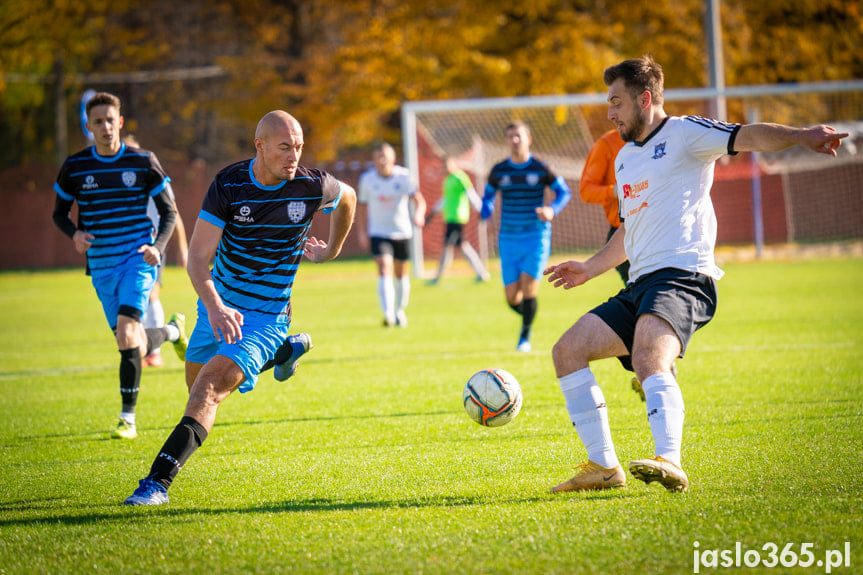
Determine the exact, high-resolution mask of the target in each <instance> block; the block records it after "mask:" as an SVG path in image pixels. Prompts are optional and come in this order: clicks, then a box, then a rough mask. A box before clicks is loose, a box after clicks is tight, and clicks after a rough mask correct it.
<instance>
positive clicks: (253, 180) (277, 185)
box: [249, 158, 288, 191]
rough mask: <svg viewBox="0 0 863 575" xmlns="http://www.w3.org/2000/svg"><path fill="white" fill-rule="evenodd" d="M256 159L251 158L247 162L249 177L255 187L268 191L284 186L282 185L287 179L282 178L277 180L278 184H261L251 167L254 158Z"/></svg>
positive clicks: (253, 163)
mask: <svg viewBox="0 0 863 575" xmlns="http://www.w3.org/2000/svg"><path fill="white" fill-rule="evenodd" d="M256 159H257V158H252V161H251V162H249V178H251V180H252V183H253V184H255V187H258V188H260V189H262V190H268V191H271V190H278V189H279V188H281V187H282V186H284V185H285V183H286V182H287V181H288V180H282V181H281V182H279V183H278V184H273V185H272V186H265V185H264V184H262V183H261V182H259V181H258V180H257V179H256V178H255V171H254V170H253V169H252V166H254V165H255V160H256Z"/></svg>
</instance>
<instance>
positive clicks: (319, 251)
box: [303, 182, 357, 263]
mask: <svg viewBox="0 0 863 575" xmlns="http://www.w3.org/2000/svg"><path fill="white" fill-rule="evenodd" d="M341 186H342V195H341V198H340V199H339V205H338V206H336V209H334V210H333V212H332V215H331V216H330V235H329V238H328V240H327V241H326V242H322V241H320V240H319V239H317V238H309V239H308V240H306V245H305V248H304V250H303V255H304V256H306V257H307V258H308V259H309V260H310V261H313V262H315V263H321V262H325V261H329V260H331V259H335V258H336V257H337V256H338V255H339V253H341V251H342V246H343V245H344V243H345V239H346V238H347V237H348V233H349V232H350V231H351V226H352V225H353V223H354V214H355V212H356V208H357V194H356V192H355V191H354V189H353V188H352V187H351V186H349V185H347V184H346V183H344V182H341Z"/></svg>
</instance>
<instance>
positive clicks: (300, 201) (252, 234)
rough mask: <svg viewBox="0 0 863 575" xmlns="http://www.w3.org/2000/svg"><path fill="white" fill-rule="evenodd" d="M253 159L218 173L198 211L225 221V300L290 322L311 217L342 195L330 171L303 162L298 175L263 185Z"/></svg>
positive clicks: (220, 284) (221, 277)
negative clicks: (295, 282)
mask: <svg viewBox="0 0 863 575" xmlns="http://www.w3.org/2000/svg"><path fill="white" fill-rule="evenodd" d="M253 164H254V160H245V161H242V162H238V163H236V164H233V165H230V166H228V167H227V168H225V169H223V170H222V171H221V172H219V173H218V174H217V175H216V178H215V180H213V183H212V184H211V185H210V189H209V191H208V192H207V195H206V197H205V198H204V205H203V208H202V209H201V214H200V216H199V217H200V218H201V219H202V220H205V221H207V222H210V223H211V224H213V225H215V226H218V227H220V228H222V239H221V241H220V242H219V247H218V249H217V251H216V257H215V262H214V264H213V271H212V275H213V281H214V282H215V285H216V291H217V292H218V293H219V295H220V296H221V298H222V300H223V301H224V302H225V305H227V306H229V307H232V308H234V309H237V310H239V311H241V312H242V313H243V315H244V317H245V320H246V321H249V322H256V321H257V322H261V323H272V322H277V323H289V322H290V319H291V288H292V287H293V284H294V276H295V275H296V273H297V268H298V266H299V263H300V259H301V258H302V256H303V246H304V244H305V241H306V237H307V236H308V231H309V226H311V223H312V216H313V215H314V213H315V212H316V211H318V210H322V211H323V212H324V213H328V212H330V211H332V210H333V209H335V207H336V206H337V205H338V202H339V200H340V198H341V184H340V183H339V181H338V180H337V179H335V178H334V177H333V176H332V175H330V174H328V173H326V172H322V171H320V170H315V169H310V168H306V167H304V166H299V167H298V168H297V172H296V175H295V176H294V179H293V180H285V181H283V182H281V183H279V184H277V185H275V186H264V185H262V184H261V183H259V182H258V181H257V180H256V179H255V176H254V173H253V171H252V166H253Z"/></svg>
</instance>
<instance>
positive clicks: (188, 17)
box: [0, 0, 863, 166]
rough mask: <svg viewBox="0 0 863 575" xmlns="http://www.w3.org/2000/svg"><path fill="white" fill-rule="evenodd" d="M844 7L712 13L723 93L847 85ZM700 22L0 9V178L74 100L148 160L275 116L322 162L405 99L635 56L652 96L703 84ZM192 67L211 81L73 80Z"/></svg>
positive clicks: (395, 123) (347, 11) (488, 90)
mask: <svg viewBox="0 0 863 575" xmlns="http://www.w3.org/2000/svg"><path fill="white" fill-rule="evenodd" d="M859 9H860V3H859V2H858V1H856V0H845V1H843V0H761V1H759V2H752V1H748V0H722V4H721V13H722V24H723V30H722V33H723V42H724V49H723V52H724V58H725V65H726V81H727V82H728V84H729V85H735V84H752V83H757V84H762V83H773V82H788V81H820V80H836V79H851V78H861V77H863V52H861V50H860V49H859V47H860V46H863V24H861V18H860V14H859ZM704 11H705V2H704V1H703V0H654V1H652V2H630V3H620V2H609V1H606V0H591V1H587V0H570V1H562V0H533V1H531V2H523V1H515V0H494V1H492V0H472V1H471V2H464V1H463V0H436V1H435V2H430V1H426V0H413V1H405V0H319V1H313V0H207V1H203V0H185V1H183V2H176V1H168V0H110V1H109V0H88V1H87V2H79V1H76V0H40V1H39V2H33V1H32V0H0V136H2V137H3V139H4V141H5V142H8V143H11V146H8V145H7V146H5V147H4V149H3V151H2V152H0V165H7V166H8V165H11V164H15V163H19V162H22V161H29V160H46V159H47V160H49V161H50V160H51V159H52V154H53V153H54V152H55V151H56V149H57V146H58V142H57V139H58V138H62V137H63V135H62V132H61V131H58V128H57V126H58V125H59V124H62V122H59V123H58V122H57V115H58V108H59V109H61V110H62V109H65V113H66V114H67V116H68V117H67V120H68V121H69V122H68V123H70V124H73V125H74V121H75V117H76V114H77V110H76V107H75V105H74V104H75V102H76V98H77V97H78V96H79V95H80V93H81V92H82V91H83V90H84V89H87V88H96V89H108V90H112V91H115V92H117V93H118V94H119V95H121V97H122V98H123V99H124V102H125V103H126V105H127V108H126V110H124V112H125V113H126V116H127V119H128V120H130V126H129V127H130V128H131V129H134V130H135V131H137V132H139V135H140V136H141V137H142V139H143V141H145V142H146V143H147V145H149V146H151V147H154V148H158V150H159V154H160V157H161V156H170V155H171V154H175V155H176V156H177V157H178V158H182V157H184V158H204V159H207V160H209V161H212V162H215V163H219V162H222V161H225V160H227V159H232V158H235V157H244V156H245V155H247V154H248V153H250V151H251V132H252V130H253V124H254V122H256V121H257V119H258V118H259V117H260V116H261V115H262V114H263V113H264V112H266V111H268V110H271V109H275V108H283V109H287V110H289V111H291V112H292V113H294V114H295V115H296V116H297V117H298V118H300V119H301V121H302V123H303V125H304V126H305V128H306V139H307V154H309V155H311V156H313V157H314V158H315V159H318V160H322V161H328V160H332V159H334V158H337V157H339V155H340V154H343V153H345V152H346V151H348V150H351V149H366V148H367V147H368V146H369V143H370V142H372V141H375V140H379V139H387V140H390V141H392V142H394V143H398V141H399V140H400V132H399V109H400V106H401V104H402V103H403V102H405V101H408V100H425V99H441V98H476V97H499V96H523V95H539V94H562V93H574V92H583V91H593V92H602V91H604V90H605V87H604V85H603V83H602V70H603V69H604V68H605V67H606V66H608V65H611V64H613V63H616V62H618V61H619V60H621V59H623V58H628V57H632V56H638V55H641V54H644V53H651V54H653V55H654V57H655V58H656V59H657V60H658V61H660V62H661V63H662V64H663V66H664V68H665V71H666V86H667V87H675V88H677V87H697V86H704V85H705V84H706V82H707V72H706V69H707V58H708V55H707V52H706V47H705V40H704V38H705V31H704ZM203 66H220V67H221V70H223V73H222V74H220V75H218V76H215V77H211V78H207V79H188V80H184V79H182V78H180V79H177V78H175V79H172V80H170V81H166V80H163V79H158V78H156V79H154V80H152V81H142V80H140V79H137V80H134V81H133V80H129V81H123V80H122V79H120V80H118V79H117V77H114V78H113V79H112V80H111V81H110V82H105V81H104V76H103V82H102V83H101V84H99V82H92V81H90V80H92V78H93V74H99V73H102V74H104V73H106V72H115V73H119V74H122V73H124V72H134V71H158V70H192V69H196V68H199V67H203ZM88 78H89V79H90V80H88ZM97 84H98V85H97ZM63 98H64V99H65V106H62V105H61V106H58V105H57V102H61V104H62V103H63V102H64V100H63ZM61 119H62V118H61ZM58 134H60V135H59V136H58ZM65 137H66V138H67V139H68V141H67V142H66V145H69V146H71V147H73V148H74V147H75V146H78V145H81V144H83V140H82V135H81V134H79V133H78V132H75V131H74V130H71V129H70V130H69V132H68V134H67V135H66V136H65Z"/></svg>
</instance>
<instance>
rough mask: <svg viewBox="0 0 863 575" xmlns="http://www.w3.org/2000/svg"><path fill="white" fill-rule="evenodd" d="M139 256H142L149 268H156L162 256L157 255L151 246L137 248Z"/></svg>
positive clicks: (157, 251) (157, 252)
mask: <svg viewBox="0 0 863 575" xmlns="http://www.w3.org/2000/svg"><path fill="white" fill-rule="evenodd" d="M138 253H139V254H141V253H142V254H144V261H145V262H147V263H148V264H150V265H151V266H157V265H159V263H161V261H162V254H160V253H159V250H157V249H156V248H155V247H153V246H151V245H147V244H145V245H143V246H141V247H140V248H138Z"/></svg>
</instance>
